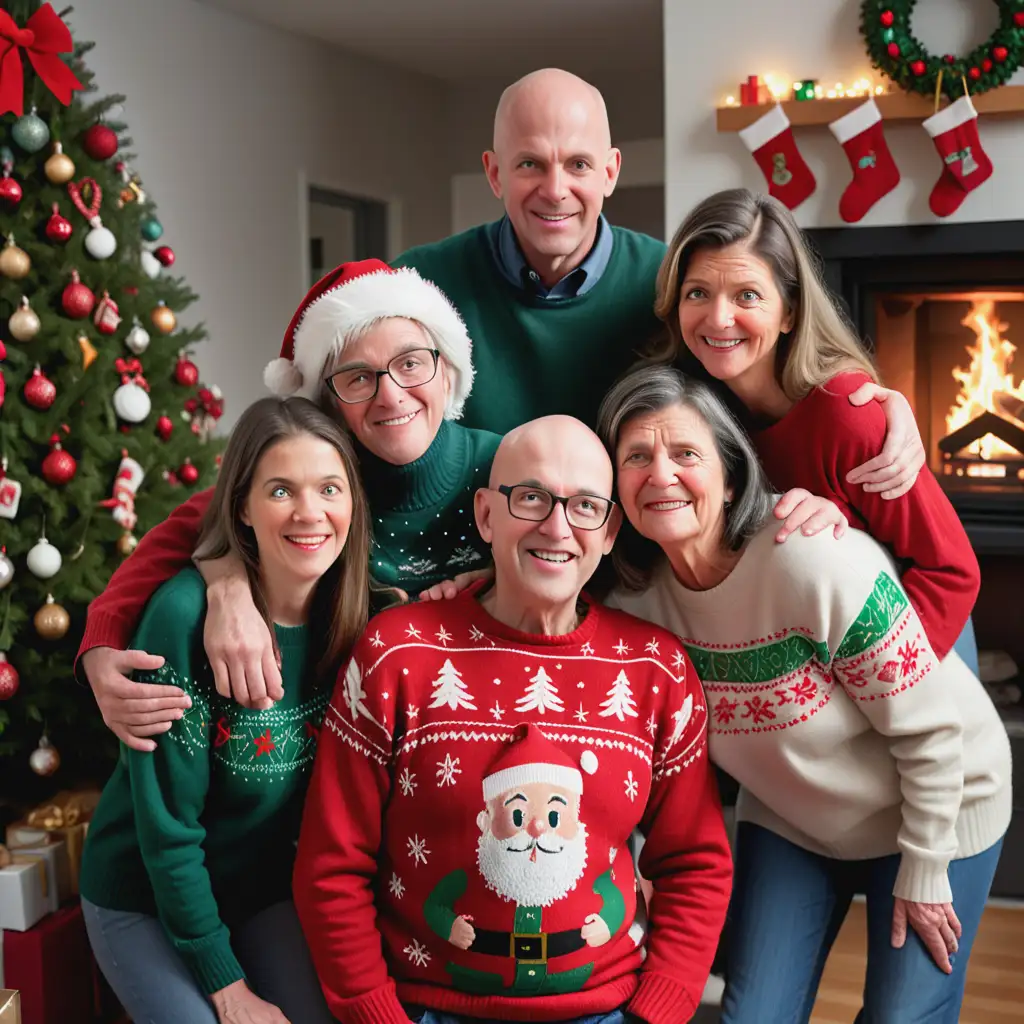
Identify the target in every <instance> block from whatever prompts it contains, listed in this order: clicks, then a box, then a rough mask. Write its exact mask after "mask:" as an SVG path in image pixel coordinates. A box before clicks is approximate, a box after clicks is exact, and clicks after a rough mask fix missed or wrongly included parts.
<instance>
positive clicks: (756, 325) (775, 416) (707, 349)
mask: <svg viewBox="0 0 1024 1024" xmlns="http://www.w3.org/2000/svg"><path fill="white" fill-rule="evenodd" d="M655 310H656V312H657V314H658V316H660V317H661V318H662V320H664V321H665V324H666V325H667V327H668V341H667V343H666V346H665V348H664V349H663V350H662V351H661V352H659V353H658V355H659V356H661V357H662V358H664V359H671V360H675V359H676V358H677V357H678V356H679V355H680V353H681V352H682V351H683V346H685V348H686V349H689V351H690V352H691V353H693V355H694V356H696V357H697V359H699V360H700V362H701V364H702V365H703V367H704V369H705V370H706V371H707V372H708V373H709V374H710V375H711V376H712V377H714V378H715V379H716V380H719V381H721V382H722V383H723V384H725V385H726V386H727V387H728V388H729V390H730V391H731V392H732V394H733V395H734V396H735V398H736V399H738V401H739V404H740V405H741V406H742V411H743V412H744V413H745V419H746V424H745V425H746V427H747V429H748V430H749V432H750V435H751V437H752V439H753V441H754V443H755V445H756V446H757V451H758V454H759V455H760V457H761V461H762V464H763V465H764V468H765V471H766V472H767V474H768V477H769V479H770V480H771V482H772V484H773V486H774V487H775V489H776V490H780V491H781V490H789V489H790V488H794V487H804V488H806V489H807V490H809V491H810V492H811V493H813V494H818V495H822V496H823V497H826V498H831V500H832V501H834V502H835V503H836V504H837V505H838V506H839V508H840V509H841V510H842V511H843V513H844V514H845V516H846V518H847V519H848V520H849V522H850V523H851V525H853V526H855V527H857V528H859V529H862V530H866V531H867V532H868V533H870V534H871V536H872V537H874V538H875V539H876V540H878V541H880V542H881V543H883V544H885V545H886V546H887V547H888V548H889V549H890V551H891V552H892V554H893V555H894V557H895V558H896V559H897V560H899V561H900V562H901V563H902V564H903V565H904V566H905V569H904V572H903V577H902V582H903V585H904V587H905V588H906V590H907V593H908V594H909V596H910V600H911V601H912V602H913V605H914V608H915V610H916V611H917V613H918V615H919V616H920V618H921V620H922V622H923V623H924V627H925V631H926V633H927V634H928V638H929V640H930V641H931V644H932V647H933V649H934V650H935V653H936V655H937V656H938V657H939V658H940V659H942V658H945V657H946V655H947V654H949V652H950V651H951V650H952V649H954V645H955V649H956V651H957V653H958V654H959V655H960V656H961V657H962V658H963V660H964V661H965V662H966V663H967V664H968V666H969V667H970V668H971V670H972V671H973V672H975V673H977V669H978V665H977V650H976V648H975V644H974V635H973V631H971V629H970V614H971V609H972V607H973V605H974V601H975V599H976V598H977V596H978V587H979V583H980V574H979V569H978V560H977V558H976V557H975V555H974V551H973V550H972V548H971V545H970V541H969V540H968V539H967V534H966V533H965V531H964V528H963V526H962V525H961V523H960V520H959V518H958V517H957V514H956V512H955V511H954V509H953V506H952V505H951V504H950V502H949V499H948V498H947V497H946V495H945V494H944V493H943V491H942V488H941V487H940V486H939V484H938V481H937V480H936V479H935V477H934V475H933V474H932V473H930V472H923V473H920V474H919V475H918V477H917V479H916V480H915V482H914V484H913V486H912V487H911V488H910V489H909V490H908V491H907V492H906V493H905V494H904V495H903V496H902V497H899V498H898V499H896V500H886V499H885V498H884V497H883V493H882V492H883V491H884V490H885V488H886V486H888V485H885V484H868V483H863V480H864V474H863V472H857V473H854V472H853V470H854V469H855V468H856V467H859V466H861V464H862V463H864V462H866V461H867V460H869V459H870V458H871V457H872V456H873V455H874V454H875V453H876V452H878V450H879V449H880V447H881V444H882V441H883V439H884V437H885V432H886V422H885V416H884V414H883V412H882V410H881V407H880V406H879V404H878V403H877V402H868V403H867V404H865V405H862V406H860V407H857V406H854V405H852V404H851V402H850V401H849V399H848V396H849V395H850V394H852V393H853V392H854V391H856V390H857V388H859V387H860V386H861V385H863V384H864V383H865V382H867V381H874V382H876V383H877V381H878V375H877V372H876V370H875V368H874V366H873V365H872V362H871V360H870V358H869V357H868V355H867V353H866V352H865V350H864V348H863V347H862V346H861V344H860V342H859V341H858V339H857V337H856V335H855V334H854V333H853V331H852V329H851V328H850V326H849V325H848V324H847V322H846V321H845V320H844V318H843V317H842V315H841V314H840V313H839V311H838V310H837V308H836V306H835V304H834V303H833V301H832V299H831V297H830V295H829V293H828V291H827V290H826V288H825V286H824V284H823V283H822V281H821V279H820V277H819V274H818V271H817V268H816V261H815V258H814V257H813V255H812V253H811V252H810V250H809V249H808V247H807V245H806V243H805V242H804V240H803V236H802V235H801V233H800V229H799V228H798V227H797V224H796V221H795V220H794V219H793V216H792V214H791V213H790V212H789V210H787V209H786V207H785V206H783V205H782V203H780V202H778V201H777V200H775V199H772V198H770V197H769V196H764V195H755V194H754V193H752V192H749V191H748V190H746V189H729V190H727V191H724V192H718V193H716V194H715V195H713V196H710V197H709V198H707V199H705V200H704V201H703V202H702V203H700V205H698V206H697V207H696V208H695V209H694V210H693V211H692V212H691V213H690V215H689V216H688V217H687V218H686V220H685V221H683V223H682V225H681V226H680V228H679V230H678V231H677V232H676V234H675V237H674V238H673V239H672V242H671V244H670V245H669V249H668V253H667V254H666V256H665V261H664V262H663V263H662V266H661V271H660V272H659V275H658V297H657V302H656V305H655ZM965 626H966V628H965ZM958 638H959V639H958Z"/></svg>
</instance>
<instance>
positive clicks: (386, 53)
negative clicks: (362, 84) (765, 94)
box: [199, 0, 662, 82]
mask: <svg viewBox="0 0 1024 1024" xmlns="http://www.w3.org/2000/svg"><path fill="white" fill-rule="evenodd" d="M199 2H200V3H205V4H206V5H208V6H210V7H218V8H220V9H221V10H225V11H231V12H232V13H234V14H238V15H241V16H243V17H247V18H251V19H253V20H254V21H259V22H263V23H264V24H266V25H271V26H273V27H275V28H281V29H286V30H288V31H290V32H294V33H296V34H298V35H304V36H309V37H310V38H312V39H316V40H318V41H321V42H326V43H328V44H330V45H333V46H337V47H339V48H342V49H346V50H351V51H354V52H356V53H360V54H363V55H364V56H367V57H372V58H374V59H376V60H380V61H384V62H386V63H390V64H394V65H397V66H399V67H403V68H406V69H408V70H410V71H416V72H419V73H421V74H425V75H430V76H432V77H434V78H439V79H442V80H445V81H448V82H461V81H467V80H472V79H478V78H491V77H495V76H500V77H504V78H511V77H517V76H519V75H521V74H524V73H525V72H527V71H531V70H534V69H535V68H542V67H550V66H552V65H554V66H558V67H565V68H568V69H570V70H572V71H575V72H577V73H578V74H584V75H593V76H599V75H600V74H601V73H602V72H623V71H649V70H650V69H651V68H652V67H660V65H661V61H662V49H661V48H662V32H661V12H662V0H504V2H497V0H289V3H287V4H284V3H281V0H199Z"/></svg>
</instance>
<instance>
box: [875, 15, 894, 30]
mask: <svg viewBox="0 0 1024 1024" xmlns="http://www.w3.org/2000/svg"><path fill="white" fill-rule="evenodd" d="M878 20H879V21H880V22H881V23H882V24H883V25H884V26H885V27H886V28H891V27H892V23H893V22H894V21H895V20H896V15H894V14H893V13H892V11H882V13H881V14H880V15H879V16H878Z"/></svg>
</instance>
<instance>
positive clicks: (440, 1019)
mask: <svg viewBox="0 0 1024 1024" xmlns="http://www.w3.org/2000/svg"><path fill="white" fill-rule="evenodd" d="M405 1009H406V1012H407V1013H408V1014H409V1018H410V1019H411V1020H412V1021H413V1022H414V1024H480V1018H479V1017H456V1016H455V1014H454V1013H442V1012H441V1011H440V1010H424V1009H423V1007H421V1006H407V1007H406V1008H405ZM626 1020H627V1018H626V1016H625V1015H624V1014H623V1012H622V1011H621V1010H612V1011H610V1012H609V1013H598V1014H594V1015H593V1016H591V1017H575V1018H573V1019H572V1020H570V1021H566V1022H565V1024H623V1022H624V1021H626Z"/></svg>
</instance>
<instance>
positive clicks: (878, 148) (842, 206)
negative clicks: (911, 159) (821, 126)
mask: <svg viewBox="0 0 1024 1024" xmlns="http://www.w3.org/2000/svg"><path fill="white" fill-rule="evenodd" d="M829 129H830V130H831V132H832V134H833V135H834V136H835V137H836V141H837V142H838V143H839V144H840V145H841V146H842V147H843V149H844V150H845V151H846V156H847V159H848V160H849V161H850V167H851V168H852V169H853V181H851V182H850V184H849V185H847V186H846V191H845V192H843V195H842V198H841V199H840V200H839V216H840V217H842V218H843V220H845V221H846V222H847V223H848V224H852V223H853V222H855V221H858V220H860V219H861V217H863V216H864V214H865V213H867V212H868V210H870V209H871V207H872V206H874V205H875V203H877V202H878V200H879V199H881V198H882V196H884V195H886V194H887V193H889V192H891V191H892V190H893V189H894V188H895V187H896V186H897V185H898V184H899V181H900V172H899V170H897V168H896V163H895V161H894V160H893V158H892V154H891V153H890V152H889V146H888V145H887V144H886V141H885V135H884V134H883V133H882V113H881V111H880V110H879V109H878V104H877V103H875V101H874V100H868V101H867V102H866V103H862V104H861V105H860V106H859V107H856V108H855V109H854V110H851V111H850V113H848V114H847V115H846V116H845V117H841V118H839V120H838V121H833V122H832V123H831V124H830V125H829Z"/></svg>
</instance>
